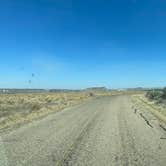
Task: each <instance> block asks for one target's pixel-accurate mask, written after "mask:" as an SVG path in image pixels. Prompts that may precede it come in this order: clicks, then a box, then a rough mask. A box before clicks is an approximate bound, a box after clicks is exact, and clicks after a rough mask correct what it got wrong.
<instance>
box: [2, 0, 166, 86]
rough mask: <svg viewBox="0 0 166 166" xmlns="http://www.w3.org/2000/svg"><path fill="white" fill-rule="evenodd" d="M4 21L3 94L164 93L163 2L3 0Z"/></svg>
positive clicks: (165, 8)
mask: <svg viewBox="0 0 166 166" xmlns="http://www.w3.org/2000/svg"><path fill="white" fill-rule="evenodd" d="M0 22H1V26H0V58H1V60H0V87H2V88H4V87H7V88H72V89H77V88H86V87H90V86H106V87H108V88H127V87H139V86H142V87H158V86H166V76H165V74H166V1H164V0H27V1H26V0H24V1H23V0H4V1H1V2H0ZM32 74H34V76H32ZM29 80H31V83H29Z"/></svg>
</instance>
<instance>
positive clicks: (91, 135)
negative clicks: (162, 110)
mask: <svg viewBox="0 0 166 166" xmlns="http://www.w3.org/2000/svg"><path fill="white" fill-rule="evenodd" d="M142 115H143V114H142ZM143 116H146V114H145V115H143ZM149 117H150V118H151V119H150V125H148V123H147V122H146V121H145V119H144V118H143V117H142V116H140V114H138V113H137V112H135V111H134V109H133V108H132V103H131V101H130V97H129V96H114V97H101V98H97V99H94V100H91V101H88V102H85V103H83V104H81V105H79V106H75V107H72V108H70V109H66V110H64V111H62V112H58V113H55V114H52V115H50V116H48V117H47V118H45V119H43V120H40V121H37V122H33V123H31V124H29V125H26V126H24V127H22V128H19V129H17V130H15V131H12V132H10V133H4V134H1V137H0V165H5V166H6V165H8V166H165V165H166V131H164V130H163V129H162V128H160V127H158V125H157V119H156V118H155V117H153V116H149ZM149 117H147V118H149Z"/></svg>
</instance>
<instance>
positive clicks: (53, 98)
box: [0, 92, 93, 131]
mask: <svg viewBox="0 0 166 166" xmlns="http://www.w3.org/2000/svg"><path fill="white" fill-rule="evenodd" d="M92 98H93V96H90V95H89V94H88V93H83V92H78V93H39V94H3V95H2V94H1V95H0V131H1V130H4V129H10V128H13V127H16V126H20V125H21V124H25V123H29V122H31V121H33V120H35V119H39V118H42V117H45V116H47V115H48V114H51V113H54V112H57V111H60V110H63V109H64V108H67V107H69V106H73V105H76V104H79V103H81V102H83V101H86V100H90V99H92Z"/></svg>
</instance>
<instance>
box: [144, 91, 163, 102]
mask: <svg viewBox="0 0 166 166" xmlns="http://www.w3.org/2000/svg"><path fill="white" fill-rule="evenodd" d="M162 95H163V94H162V91H160V90H152V91H148V92H147V93H146V97H148V98H149V99H150V100H160V99H161V98H162Z"/></svg>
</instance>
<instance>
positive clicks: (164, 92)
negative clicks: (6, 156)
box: [162, 87, 166, 99]
mask: <svg viewBox="0 0 166 166" xmlns="http://www.w3.org/2000/svg"><path fill="white" fill-rule="evenodd" d="M162 93H163V94H162V98H163V99H166V87H165V88H164V89H163V90H162Z"/></svg>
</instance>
